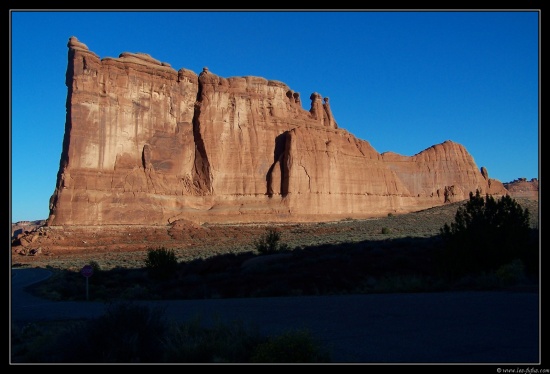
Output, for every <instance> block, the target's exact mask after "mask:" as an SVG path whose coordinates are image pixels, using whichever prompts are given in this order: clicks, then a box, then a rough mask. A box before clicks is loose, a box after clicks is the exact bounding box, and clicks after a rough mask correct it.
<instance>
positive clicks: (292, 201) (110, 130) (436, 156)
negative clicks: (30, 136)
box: [48, 37, 507, 226]
mask: <svg viewBox="0 0 550 374" xmlns="http://www.w3.org/2000/svg"><path fill="white" fill-rule="evenodd" d="M68 47H69V51H68V67H67V74H66V85H67V87H68V94H67V108H66V109H67V116H66V123H65V136H64V140H63V149H62V153H61V161H60V167H59V172H58V175H57V185H56V189H55V191H54V194H53V195H52V197H51V201H50V216H49V219H48V225H50V226H56V225H111V224H153V225H165V224H168V223H170V222H173V221H175V220H180V219H186V220H191V221H195V222H212V223H215V222H259V221H273V222H275V221H278V222H288V221H295V222H298V221H302V222H303V221H323V220H329V219H342V218H350V217H354V218H361V217H373V216H380V215H386V214H388V213H389V212H392V213H400V212H410V211H415V210H420V209H425V208H430V207H433V206H437V205H441V204H444V203H446V202H454V201H459V200H463V199H467V198H468V194H469V193H470V192H471V191H475V190H476V189H479V190H481V191H482V193H489V194H492V195H502V194H506V193H507V191H506V189H505V188H504V186H503V184H502V183H501V182H499V181H497V180H494V179H489V177H488V174H487V172H486V170H484V169H483V170H484V171H483V172H482V171H481V170H480V169H478V167H477V166H476V164H475V162H474V160H473V158H472V157H471V156H470V155H469V154H468V152H467V151H466V149H465V148H464V147H463V146H461V145H460V144H457V143H454V142H452V141H445V142H443V143H442V144H438V145H435V146H433V147H430V148H428V149H426V150H424V151H422V152H420V153H418V154H416V155H414V156H410V157H409V156H401V155H398V154H395V153H390V152H388V153H383V154H380V153H378V152H377V151H376V150H375V149H374V148H373V147H372V146H371V145H370V144H369V143H368V142H367V141H364V140H360V139H358V138H356V137H355V136H353V135H352V134H351V133H349V132H348V131H346V130H345V129H343V128H340V127H339V126H338V124H337V123H336V121H335V119H334V116H333V114H332V110H331V108H330V106H329V99H328V98H324V99H323V98H322V96H321V95H320V94H319V93H313V94H311V96H310V99H311V107H310V109H309V111H308V110H304V109H303V108H302V103H301V99H300V95H299V94H298V93H297V92H294V91H293V90H291V89H290V88H289V87H288V86H287V85H286V84H284V83H282V82H279V81H275V80H267V79H264V78H260V77H253V76H245V77H231V78H223V77H220V76H217V75H216V74H214V73H212V72H211V71H209V70H208V69H207V68H204V69H203V71H202V72H201V73H200V74H199V75H197V74H195V73H194V72H192V71H190V70H187V69H183V68H182V69H180V70H178V71H176V70H175V69H173V68H172V67H171V66H170V64H167V63H164V62H160V61H158V60H156V59H154V58H152V57H151V56H149V55H148V54H144V53H127V52H125V53H122V54H120V56H119V57H118V58H109V57H106V58H103V59H101V58H100V57H99V56H97V55H96V54H95V53H93V52H91V51H90V50H89V49H88V47H87V46H86V45H85V44H83V43H81V42H80V41H78V40H77V38H75V37H71V38H70V39H69V43H68Z"/></svg>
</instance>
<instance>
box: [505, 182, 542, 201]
mask: <svg viewBox="0 0 550 374" xmlns="http://www.w3.org/2000/svg"><path fill="white" fill-rule="evenodd" d="M504 187H505V188H506V189H507V190H508V192H509V195H510V196H512V197H513V198H518V197H524V198H528V199H532V200H538V199H539V180H538V179H537V178H532V179H531V180H529V181H528V180H527V178H518V179H516V180H514V181H512V182H508V183H504Z"/></svg>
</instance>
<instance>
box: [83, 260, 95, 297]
mask: <svg viewBox="0 0 550 374" xmlns="http://www.w3.org/2000/svg"><path fill="white" fill-rule="evenodd" d="M80 273H81V274H82V275H83V276H84V278H86V301H88V278H90V277H91V276H92V274H93V273H94V268H93V267H92V265H84V267H82V269H81V270H80Z"/></svg>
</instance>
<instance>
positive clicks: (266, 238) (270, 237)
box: [254, 228, 289, 254]
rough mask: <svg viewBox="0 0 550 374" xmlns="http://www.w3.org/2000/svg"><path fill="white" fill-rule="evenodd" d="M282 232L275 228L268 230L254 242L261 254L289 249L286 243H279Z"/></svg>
mask: <svg viewBox="0 0 550 374" xmlns="http://www.w3.org/2000/svg"><path fill="white" fill-rule="evenodd" d="M280 240H281V233H280V232H279V231H278V230H276V229H273V228H269V229H267V230H266V233H265V234H264V235H263V236H261V237H260V238H259V239H257V240H256V241H255V242H254V247H255V248H256V250H257V251H258V252H259V253H261V254H269V253H275V252H277V251H283V250H287V249H289V247H288V245H287V244H285V243H279V242H280Z"/></svg>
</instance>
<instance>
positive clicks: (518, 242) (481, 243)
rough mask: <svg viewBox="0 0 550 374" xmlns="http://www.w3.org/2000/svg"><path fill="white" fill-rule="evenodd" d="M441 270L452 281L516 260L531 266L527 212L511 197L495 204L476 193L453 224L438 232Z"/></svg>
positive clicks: (460, 210) (493, 201)
mask: <svg viewBox="0 0 550 374" xmlns="http://www.w3.org/2000/svg"><path fill="white" fill-rule="evenodd" d="M440 234H441V237H442V238H443V243H444V249H443V251H442V253H441V259H440V265H441V270H442V271H443V272H444V273H445V274H446V275H447V276H449V277H451V278H457V277H461V276H463V275H466V274H476V273H481V272H494V271H495V270H497V269H498V268H499V267H500V266H502V265H505V264H508V263H511V262H512V261H514V260H516V259H520V260H523V261H530V262H532V261H533V259H532V257H533V250H532V247H530V228H529V210H528V209H522V207H521V206H520V205H519V204H518V203H517V202H516V201H515V200H514V199H512V198H511V197H510V196H503V197H501V198H500V199H499V200H498V201H496V200H495V199H494V198H493V197H492V196H490V195H487V196H486V197H485V198H483V197H482V196H481V195H480V193H479V191H476V194H475V195H474V194H473V193H470V200H469V201H468V202H466V204H465V205H463V206H460V207H459V208H458V210H457V212H456V214H455V220H454V222H452V223H451V224H450V225H449V224H447V223H445V225H444V226H443V227H442V228H441V229H440Z"/></svg>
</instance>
